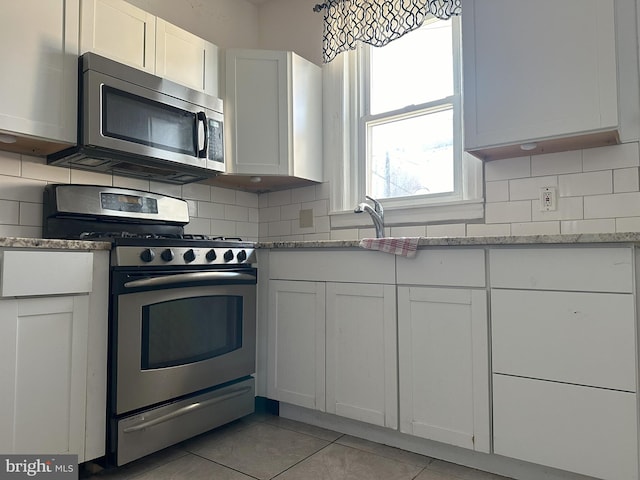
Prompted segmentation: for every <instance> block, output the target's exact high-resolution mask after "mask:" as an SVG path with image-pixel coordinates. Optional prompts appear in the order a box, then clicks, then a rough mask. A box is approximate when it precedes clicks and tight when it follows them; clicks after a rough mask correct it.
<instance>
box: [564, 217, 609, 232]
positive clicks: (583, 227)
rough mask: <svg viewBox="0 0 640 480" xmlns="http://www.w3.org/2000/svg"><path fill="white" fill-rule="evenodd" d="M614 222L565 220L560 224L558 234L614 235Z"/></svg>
mask: <svg viewBox="0 0 640 480" xmlns="http://www.w3.org/2000/svg"><path fill="white" fill-rule="evenodd" d="M615 231H616V221H615V219H613V218H606V219H598V220H565V221H562V222H560V233H563V234H571V233H614V232H615Z"/></svg>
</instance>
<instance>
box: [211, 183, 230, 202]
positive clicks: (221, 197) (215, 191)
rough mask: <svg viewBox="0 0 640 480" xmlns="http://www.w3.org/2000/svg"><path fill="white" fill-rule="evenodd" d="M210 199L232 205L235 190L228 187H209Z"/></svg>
mask: <svg viewBox="0 0 640 480" xmlns="http://www.w3.org/2000/svg"><path fill="white" fill-rule="evenodd" d="M211 201H212V202H215V203H225V204H229V205H233V204H235V203H236V191H235V190H231V189H230V188H221V187H211Z"/></svg>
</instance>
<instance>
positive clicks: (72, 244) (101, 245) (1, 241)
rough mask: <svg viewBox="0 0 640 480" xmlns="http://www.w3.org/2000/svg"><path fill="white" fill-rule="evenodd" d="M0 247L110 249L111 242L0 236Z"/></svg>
mask: <svg viewBox="0 0 640 480" xmlns="http://www.w3.org/2000/svg"><path fill="white" fill-rule="evenodd" d="M0 247H5V248H37V249H41V250H46V249H52V250H111V243H109V242H97V241H92V240H59V239H51V238H26V237H0Z"/></svg>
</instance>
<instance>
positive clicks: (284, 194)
mask: <svg viewBox="0 0 640 480" xmlns="http://www.w3.org/2000/svg"><path fill="white" fill-rule="evenodd" d="M267 197H268V199H269V206H270V207H279V206H280V205H289V204H290V203H293V202H292V201H291V190H280V191H277V192H269V193H267Z"/></svg>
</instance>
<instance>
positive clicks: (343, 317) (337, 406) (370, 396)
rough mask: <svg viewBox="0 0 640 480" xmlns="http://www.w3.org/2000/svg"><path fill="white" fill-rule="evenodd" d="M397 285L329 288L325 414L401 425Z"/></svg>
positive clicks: (387, 425) (379, 423) (331, 285)
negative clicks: (398, 375) (399, 409)
mask: <svg viewBox="0 0 640 480" xmlns="http://www.w3.org/2000/svg"><path fill="white" fill-rule="evenodd" d="M397 382H398V379H397V339H396V292H395V286H393V285H377V284H351V283H328V284H327V385H326V387H327V412H328V413H335V414H337V415H340V416H343V417H347V418H352V419H354V420H360V421H362V422H367V423H372V424H374V425H379V426H383V427H389V428H397V427H398V413H397V412H398V384H397Z"/></svg>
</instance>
